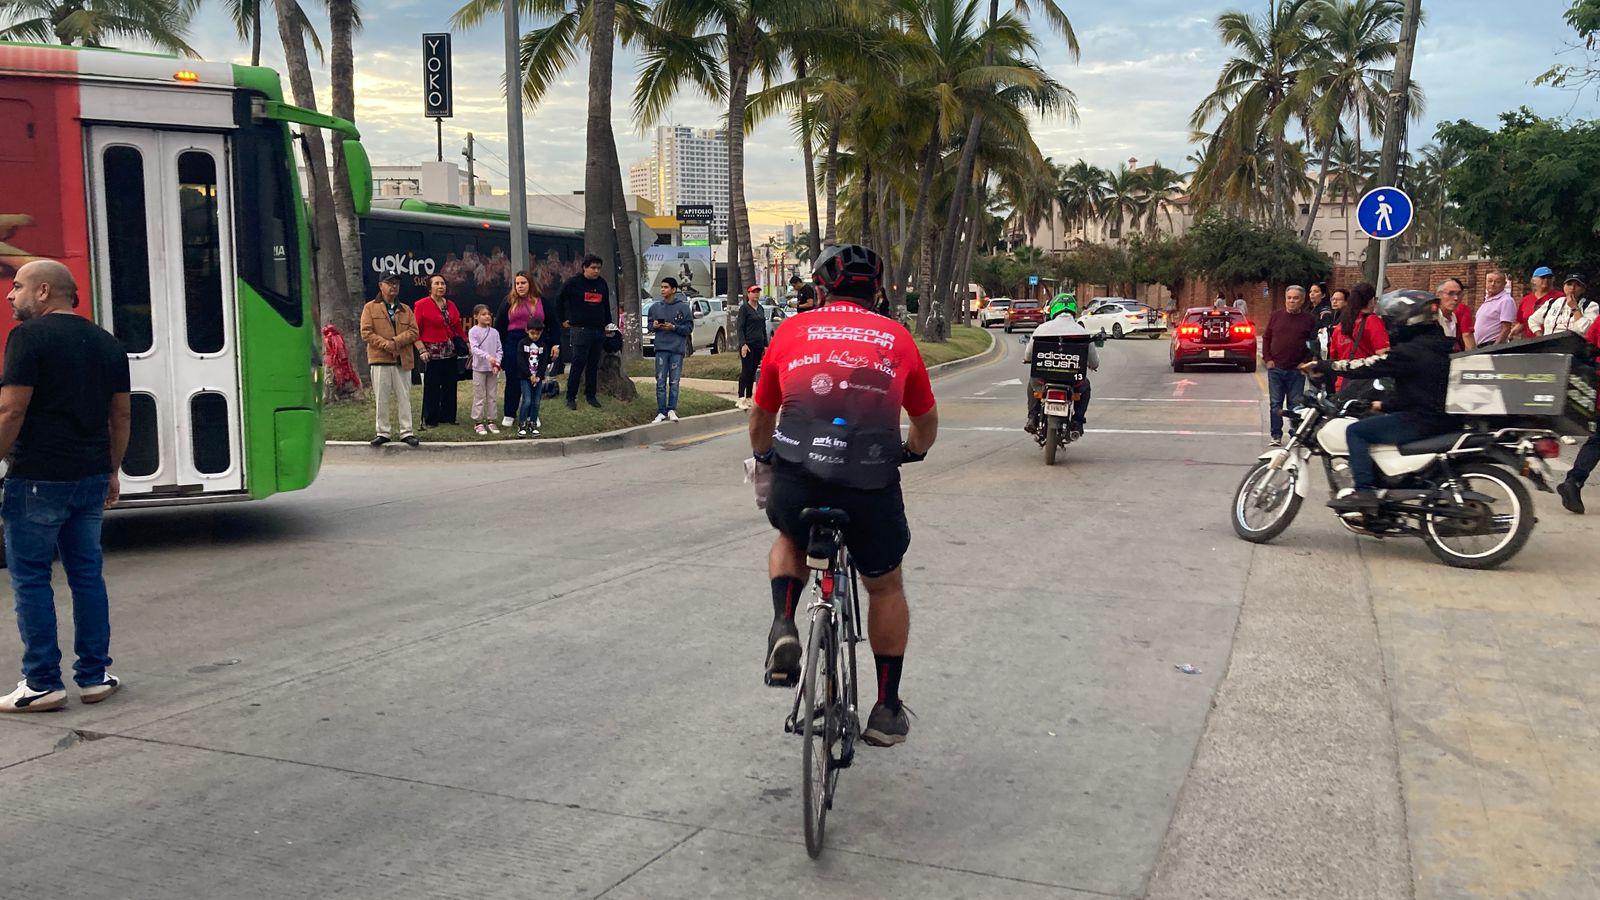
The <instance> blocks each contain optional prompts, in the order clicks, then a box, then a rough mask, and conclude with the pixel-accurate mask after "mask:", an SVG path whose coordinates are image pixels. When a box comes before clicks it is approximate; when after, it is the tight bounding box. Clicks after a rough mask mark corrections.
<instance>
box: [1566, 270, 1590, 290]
mask: <svg viewBox="0 0 1600 900" xmlns="http://www.w3.org/2000/svg"><path fill="white" fill-rule="evenodd" d="M1574 281H1576V282H1577V283H1579V284H1581V285H1583V286H1584V287H1588V286H1589V285H1588V283H1587V282H1585V281H1584V280H1583V276H1582V275H1579V274H1578V273H1577V272H1573V273H1572V274H1571V275H1568V276H1567V280H1566V281H1563V282H1562V284H1571V283H1573V282H1574Z"/></svg>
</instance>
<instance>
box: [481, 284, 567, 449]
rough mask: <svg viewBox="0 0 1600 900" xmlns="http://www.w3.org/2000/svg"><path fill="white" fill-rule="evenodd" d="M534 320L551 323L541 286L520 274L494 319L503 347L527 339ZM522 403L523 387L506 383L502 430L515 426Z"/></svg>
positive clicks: (508, 380)
mask: <svg viewBox="0 0 1600 900" xmlns="http://www.w3.org/2000/svg"><path fill="white" fill-rule="evenodd" d="M533 319H540V320H548V317H547V316H546V315H545V309H544V298H543V297H541V296H540V293H539V282H538V281H536V280H534V278H533V276H532V275H531V274H529V273H528V272H518V273H517V274H516V275H514V276H512V278H511V290H510V292H508V293H507V294H506V299H505V302H504V303H502V304H500V311H499V312H498V313H496V314H495V317H494V326H495V327H496V328H498V329H499V330H500V341H501V345H502V346H505V347H514V346H516V343H515V342H516V341H518V340H521V339H522V338H523V337H524V335H525V332H526V331H527V330H528V322H530V321H531V320H533ZM557 352H559V348H557ZM521 402H522V386H521V385H520V384H518V383H516V382H515V380H514V379H509V378H508V379H506V389H505V405H504V406H502V407H501V409H503V410H505V416H504V418H502V419H501V420H500V426H501V427H502V428H510V427H511V426H512V424H513V420H512V418H511V412H512V411H513V410H515V409H516V408H517V406H518V404H520V403H521Z"/></svg>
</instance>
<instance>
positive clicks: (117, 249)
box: [104, 146, 154, 475]
mask: <svg viewBox="0 0 1600 900" xmlns="http://www.w3.org/2000/svg"><path fill="white" fill-rule="evenodd" d="M104 168H105V178H106V183H105V198H106V221H107V223H108V224H109V226H110V227H108V228H107V229H106V234H107V236H108V240H107V246H106V257H107V259H108V260H109V261H110V264H111V333H112V334H114V335H116V337H117V340H119V341H121V342H122V349H123V351H124V352H126V353H130V354H137V353H145V352H147V351H149V349H150V346H151V344H152V332H151V325H150V240H149V235H148V234H147V233H146V231H145V206H144V203H145V198H144V157H143V156H142V155H141V154H140V153H139V151H138V150H137V149H136V148H134V147H125V146H117V147H107V148H106V152H105V167H104ZM152 471H154V470H152ZM128 474H130V475H132V474H135V473H134V472H132V471H130V472H129V473H128Z"/></svg>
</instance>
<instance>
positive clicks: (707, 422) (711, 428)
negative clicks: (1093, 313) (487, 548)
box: [323, 335, 1001, 462]
mask: <svg viewBox="0 0 1600 900" xmlns="http://www.w3.org/2000/svg"><path fill="white" fill-rule="evenodd" d="M989 337H990V340H989V349H987V350H985V351H983V352H982V353H978V354H975V355H973V356H968V357H965V358H962V359H957V360H952V361H950V362H947V363H941V364H939V365H937V366H930V367H929V368H928V374H929V375H931V376H932V377H934V378H942V377H944V376H946V375H951V374H954V373H956V372H961V371H964V370H966V369H971V368H974V367H976V366H980V365H983V364H985V363H988V362H991V361H993V360H994V359H995V358H997V357H999V356H1000V354H1001V348H1000V341H999V340H997V339H995V337H994V336H993V335H990V336H989ZM747 419H748V413H746V412H745V411H744V410H742V409H726V410H723V411H721V412H714V413H705V414H703V415H698V416H689V417H688V418H686V419H684V420H683V421H681V422H662V423H661V424H659V425H655V424H649V425H634V426H632V427H630V428H622V429H619V430H617V431H607V432H604V433H602V434H585V435H579V436H578V437H570V438H551V439H549V440H545V439H542V438H535V439H533V440H501V441H441V442H435V443H430V442H428V441H423V442H422V445H421V446H419V447H415V448H413V447H407V446H406V445H405V444H402V443H400V442H399V441H395V442H393V443H390V444H385V445H383V446H382V447H374V446H372V445H371V444H368V443H367V442H366V441H328V442H327V444H326V446H325V449H324V450H323V459H324V460H327V461H331V462H370V461H372V460H378V459H391V458H398V457H400V456H403V455H405V454H407V453H448V454H450V455H451V456H454V457H458V458H461V459H468V460H475V459H547V458H550V457H555V456H582V455H584V454H586V453H600V452H603V451H606V450H624V449H627V448H629V447H647V446H649V445H651V444H657V443H662V442H667V441H682V440H686V439H687V440H692V439H694V438H703V437H707V436H709V435H714V434H718V433H720V432H723V431H727V430H729V429H731V428H737V427H739V426H741V425H743V424H744V423H745V421H746V420H747Z"/></svg>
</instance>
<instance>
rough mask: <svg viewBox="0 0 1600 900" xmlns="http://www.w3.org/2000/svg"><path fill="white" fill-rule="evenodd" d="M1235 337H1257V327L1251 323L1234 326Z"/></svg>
mask: <svg viewBox="0 0 1600 900" xmlns="http://www.w3.org/2000/svg"><path fill="white" fill-rule="evenodd" d="M1233 336H1234V337H1241V338H1247V337H1255V336H1256V327H1255V326H1254V325H1251V324H1250V323H1249V322H1240V323H1239V324H1238V325H1235V326H1233Z"/></svg>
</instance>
